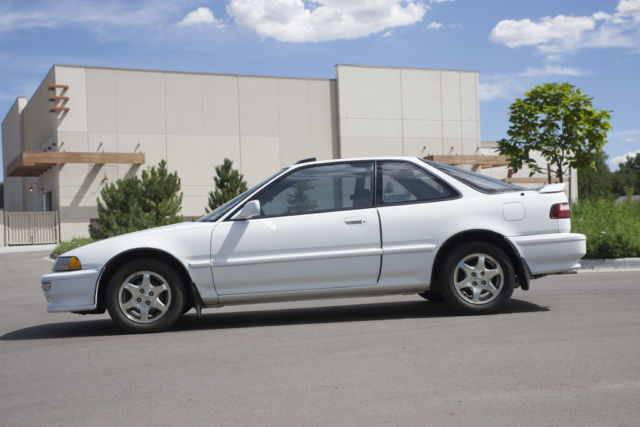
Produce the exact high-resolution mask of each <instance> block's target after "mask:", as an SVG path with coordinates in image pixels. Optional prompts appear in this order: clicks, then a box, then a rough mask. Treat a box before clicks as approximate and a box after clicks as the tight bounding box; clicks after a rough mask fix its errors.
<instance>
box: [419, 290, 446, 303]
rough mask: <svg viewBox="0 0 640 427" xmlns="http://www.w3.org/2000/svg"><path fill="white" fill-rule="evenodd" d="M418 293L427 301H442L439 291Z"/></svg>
mask: <svg viewBox="0 0 640 427" xmlns="http://www.w3.org/2000/svg"><path fill="white" fill-rule="evenodd" d="M418 295H420V296H421V297H422V298H424V299H426V300H427V301H431V302H441V301H444V298H442V295H441V294H440V292H438V291H434V290H429V291H424V292H422V293H419V294H418Z"/></svg>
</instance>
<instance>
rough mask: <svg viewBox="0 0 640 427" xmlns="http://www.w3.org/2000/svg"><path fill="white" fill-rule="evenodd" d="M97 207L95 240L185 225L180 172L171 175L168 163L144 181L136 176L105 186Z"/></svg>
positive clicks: (145, 175)
mask: <svg viewBox="0 0 640 427" xmlns="http://www.w3.org/2000/svg"><path fill="white" fill-rule="evenodd" d="M97 205H98V206H97V207H98V221H97V227H96V226H94V225H93V224H90V225H89V235H90V236H91V237H92V238H94V239H106V238H107V237H113V236H117V235H119V234H125V233H130V232H132V231H138V230H145V229H147V228H151V227H159V226H161V225H168V224H175V223H177V222H182V221H183V218H182V215H179V214H178V213H179V212H180V209H181V207H182V193H181V192H180V178H179V177H178V173H177V172H173V173H169V171H168V170H167V162H166V161H165V160H161V161H160V163H159V164H158V166H157V167H156V166H151V167H149V168H147V169H146V170H144V171H142V178H138V177H137V176H136V175H134V176H131V177H129V178H125V179H119V180H117V181H116V182H115V183H110V184H107V185H105V186H104V188H103V189H102V190H101V191H100V198H98V199H97Z"/></svg>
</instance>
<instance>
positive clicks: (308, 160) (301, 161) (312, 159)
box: [294, 157, 316, 165]
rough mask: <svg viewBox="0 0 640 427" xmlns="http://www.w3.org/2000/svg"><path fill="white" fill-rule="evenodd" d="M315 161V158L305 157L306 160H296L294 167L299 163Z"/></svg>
mask: <svg viewBox="0 0 640 427" xmlns="http://www.w3.org/2000/svg"><path fill="white" fill-rule="evenodd" d="M315 161H316V158H315V157H307V158H306V159H302V160H298V161H297V162H295V163H294V165H299V164H300V163H309V162H315Z"/></svg>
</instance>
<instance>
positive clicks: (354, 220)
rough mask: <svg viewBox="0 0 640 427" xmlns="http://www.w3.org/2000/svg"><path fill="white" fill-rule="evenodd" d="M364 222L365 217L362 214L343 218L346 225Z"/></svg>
mask: <svg viewBox="0 0 640 427" xmlns="http://www.w3.org/2000/svg"><path fill="white" fill-rule="evenodd" d="M366 222H367V218H365V217H363V216H349V217H346V218H345V219H344V223H345V224H348V225H357V224H365V223H366Z"/></svg>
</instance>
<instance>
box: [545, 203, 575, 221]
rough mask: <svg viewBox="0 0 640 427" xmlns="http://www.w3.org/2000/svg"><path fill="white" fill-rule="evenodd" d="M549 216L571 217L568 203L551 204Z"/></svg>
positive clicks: (552, 217)
mask: <svg viewBox="0 0 640 427" xmlns="http://www.w3.org/2000/svg"><path fill="white" fill-rule="evenodd" d="M549 218H551V219H560V218H571V208H570V207H569V203H556V204H555V205H553V206H551V212H549Z"/></svg>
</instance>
